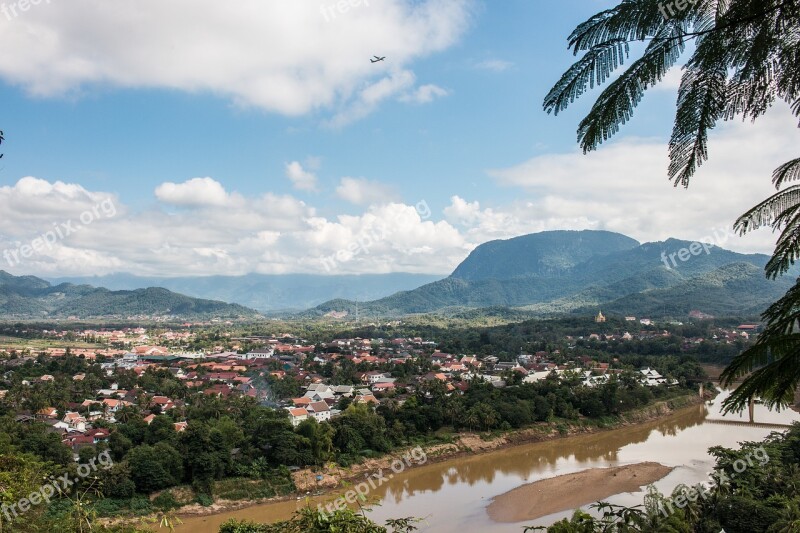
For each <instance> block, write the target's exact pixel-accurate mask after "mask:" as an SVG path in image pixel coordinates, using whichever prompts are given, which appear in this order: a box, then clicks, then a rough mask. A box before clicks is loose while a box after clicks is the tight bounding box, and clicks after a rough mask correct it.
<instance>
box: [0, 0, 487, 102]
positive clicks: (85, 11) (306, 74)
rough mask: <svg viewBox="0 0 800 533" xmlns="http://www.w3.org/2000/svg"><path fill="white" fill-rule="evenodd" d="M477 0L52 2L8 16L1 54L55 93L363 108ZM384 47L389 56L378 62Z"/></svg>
mask: <svg viewBox="0 0 800 533" xmlns="http://www.w3.org/2000/svg"><path fill="white" fill-rule="evenodd" d="M472 1H473V0H421V1H410V0H381V1H380V2H370V3H367V2H358V3H357V5H356V6H355V7H351V8H349V9H348V10H347V12H342V11H341V10H338V7H336V6H338V4H341V2H333V1H331V2H330V3H331V4H333V5H334V14H335V17H331V13H330V12H329V11H327V12H326V11H325V6H327V5H328V2H323V3H322V4H319V3H315V2H297V1H291V0H283V1H280V0H278V1H274V2H264V1H263V0H240V1H238V2H236V3H235V4H230V3H225V2H219V1H216V0H172V1H170V2H161V1H158V0H138V1H137V2H131V3H119V2H114V3H109V2H107V1H104V0H70V1H69V2H52V3H51V2H46V3H41V4H38V5H36V6H31V7H30V9H28V10H27V11H25V12H19V13H18V16H16V17H6V16H0V46H2V48H3V49H5V50H14V51H15V52H14V53H13V54H4V55H3V57H0V77H2V78H3V79H5V80H6V81H8V82H10V83H13V84H17V85H20V86H22V87H24V88H25V89H26V90H27V91H28V92H29V93H31V94H34V95H38V96H46V97H49V96H58V95H66V94H74V93H76V92H81V91H85V90H87V89H89V90H91V89H92V88H93V87H96V86H109V85H110V86H114V87H125V88H162V89H170V90H181V91H188V92H204V93H209V94H216V95H220V96H223V97H226V98H229V99H231V100H232V101H234V102H236V103H237V104H239V105H243V106H253V107H258V108H261V109H264V110H267V111H274V112H278V113H282V114H287V115H299V114H306V113H309V112H312V111H314V110H319V109H340V108H348V107H350V106H354V105H355V106H356V107H357V108H358V109H361V111H360V113H361V116H363V114H364V113H366V112H368V111H367V110H365V109H364V108H363V107H360V106H359V104H361V106H363V105H367V104H368V102H367V100H369V98H370V94H369V93H370V91H369V90H367V91H365V90H364V89H363V88H364V87H365V86H367V87H374V86H376V85H377V86H380V85H381V83H387V80H389V81H388V83H396V80H395V81H391V80H393V79H394V75H392V74H389V75H387V74H386V72H387V69H388V70H391V71H394V72H405V71H407V70H408V66H409V65H410V64H411V63H413V62H414V61H415V60H417V59H419V58H422V57H426V56H429V55H431V54H434V53H436V52H439V51H442V50H444V49H447V48H448V47H450V46H452V45H453V44H454V43H456V42H458V40H459V39H460V38H461V36H462V35H463V34H464V33H465V31H466V30H467V28H468V26H469V21H470V16H471V15H470V13H471V9H472ZM350 4H351V5H353V4H354V2H350ZM326 14H327V16H326ZM187 20H191V24H186V23H185V22H186V21H187ZM289 29H291V30H289ZM131 43H136V44H135V46H132V45H131ZM373 53H380V55H382V56H387V59H386V61H385V62H382V63H380V64H371V63H370V62H369V58H370V56H371V55H372V54H373ZM376 80H377V81H376ZM376 104H377V102H376V101H373V102H372V105H376Z"/></svg>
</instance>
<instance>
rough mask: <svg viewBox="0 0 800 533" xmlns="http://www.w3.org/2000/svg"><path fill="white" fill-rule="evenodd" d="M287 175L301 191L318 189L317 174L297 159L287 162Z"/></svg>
mask: <svg viewBox="0 0 800 533" xmlns="http://www.w3.org/2000/svg"><path fill="white" fill-rule="evenodd" d="M286 177H287V178H289V179H290V180H291V182H292V186H293V187H294V188H295V189H298V190H301V191H316V190H317V176H315V175H314V174H313V173H312V172H308V171H307V170H305V169H304V168H303V165H301V164H300V163H299V162H297V161H292V162H291V163H287V164H286Z"/></svg>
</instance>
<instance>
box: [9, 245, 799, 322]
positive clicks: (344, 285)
mask: <svg viewBox="0 0 800 533" xmlns="http://www.w3.org/2000/svg"><path fill="white" fill-rule="evenodd" d="M768 260H769V257H768V256H766V255H763V254H741V253H737V252H732V251H730V250H725V249H723V248H721V247H719V246H712V245H701V244H699V243H693V242H689V241H683V240H678V239H669V240H666V241H663V242H650V243H644V244H642V243H639V242H638V241H636V240H634V239H632V238H630V237H627V236H625V235H621V234H619V233H612V232H608V231H590V230H586V231H547V232H542V233H535V234H531V235H523V236H521V237H516V238H513V239H507V240H497V241H491V242H487V243H485V244H482V245H480V246H478V247H477V248H475V249H474V250H473V251H472V253H470V254H469V256H468V257H467V258H466V259H465V260H464V261H463V262H462V263H461V264H459V265H458V266H457V267H456V269H455V270H454V271H453V273H452V274H451V275H450V276H448V277H445V278H443V279H442V278H441V276H436V275H419V274H373V275H360V276H356V275H353V276H318V275H310V274H288V275H261V274H249V275H246V276H207V277H177V278H146V277H137V276H133V275H130V274H114V275H110V276H103V277H92V278H59V279H53V280H50V281H51V282H52V283H51V282H49V281H45V280H43V279H39V278H36V277H32V276H23V277H15V276H12V275H10V274H8V273H5V272H2V271H0V309H2V315H5V316H10V317H38V318H42V317H67V316H78V317H81V318H86V317H100V316H105V317H109V316H118V317H119V316H134V315H149V316H164V315H172V316H182V317H198V316H199V317H210V316H216V317H256V316H258V312H257V311H254V310H253V308H255V309H258V311H261V312H276V311H282V313H281V314H282V315H286V316H293V317H300V318H313V317H320V316H326V315H328V316H333V317H345V316H348V315H349V316H352V315H353V314H356V313H360V316H364V317H366V316H402V315H409V314H418V313H431V312H438V313H443V314H453V313H460V314H464V313H465V312H466V313H469V314H472V313H474V312H480V310H481V309H483V310H485V311H486V312H488V311H489V308H491V309H492V310H493V311H492V312H497V311H498V310H502V309H506V310H513V312H514V313H517V314H524V315H528V316H530V315H535V316H560V315H565V314H588V313H592V314H596V313H597V312H598V311H599V310H602V311H603V312H605V313H612V314H619V315H622V314H624V315H635V316H656V317H663V316H671V317H684V316H686V315H687V314H688V313H689V312H690V311H693V310H697V311H701V312H703V313H706V314H709V315H716V316H750V317H756V316H757V315H758V314H760V313H761V312H762V311H763V310H764V309H765V308H766V307H767V306H768V305H769V304H770V303H772V302H774V301H775V300H777V299H778V298H780V297H781V296H783V294H784V293H785V292H786V291H787V290H788V289H789V288H790V287H791V286H792V285H793V284H794V281H795V278H796V277H797V272H798V269H797V268H795V269H792V271H791V272H790V273H789V274H787V275H785V276H783V277H781V278H778V279H777V280H768V279H766V278H765V275H764V266H765V265H766V263H767V261H768ZM94 285H102V286H103V288H97V287H95V286H94ZM173 291H176V292H173ZM179 293H180V294H179ZM224 301H228V302H235V304H226V303H223V302H224ZM302 309H305V311H299V310H302Z"/></svg>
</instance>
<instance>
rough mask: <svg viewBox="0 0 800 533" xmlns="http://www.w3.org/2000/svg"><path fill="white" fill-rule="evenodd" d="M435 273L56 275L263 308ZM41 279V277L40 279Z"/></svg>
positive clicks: (350, 294) (424, 279) (364, 291)
mask: <svg viewBox="0 0 800 533" xmlns="http://www.w3.org/2000/svg"><path fill="white" fill-rule="evenodd" d="M442 277H443V276H437V275H431V274H404V273H392V274H363V275H358V276H356V275H338V276H322V275H314V274H283V275H267V274H247V275H244V276H196V277H173V278H165V277H140V276H134V275H131V274H110V275H107V276H94V277H73V278H51V279H50V280H49V281H50V282H51V283H53V284H54V285H57V284H59V283H65V282H67V283H74V284H78V285H83V284H88V285H92V286H95V287H105V288H107V289H110V290H129V291H130V290H136V289H144V288H147V287H163V288H165V289H168V290H170V291H174V292H178V293H180V294H185V295H187V296H193V297H195V298H207V299H211V300H221V301H223V302H236V303H238V304H240V305H244V306H246V307H250V308H252V309H257V310H258V311H261V312H263V313H267V312H275V311H289V310H302V309H308V308H309V307H314V306H315V305H319V304H321V303H323V302H326V301H328V300H334V299H341V298H349V299H358V300H362V301H364V300H375V299H378V298H383V297H386V296H389V295H391V294H394V293H396V292H398V291H404V290H410V289H414V288H416V287H419V286H420V285H424V284H426V283H430V282H432V281H436V280H439V279H441V278H442ZM40 281H41V280H40Z"/></svg>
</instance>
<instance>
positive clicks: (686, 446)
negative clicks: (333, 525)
mask: <svg viewBox="0 0 800 533" xmlns="http://www.w3.org/2000/svg"><path fill="white" fill-rule="evenodd" d="M724 394H725V393H723V395H721V396H719V397H718V398H717V400H716V401H715V402H714V403H713V404H710V405H699V406H696V407H692V408H689V409H685V410H682V411H680V412H678V413H676V414H674V415H672V416H670V417H667V418H664V419H662V420H658V421H654V422H649V423H646V424H642V425H640V426H636V427H631V428H623V429H619V430H614V431H607V432H603V433H597V434H593V435H584V436H577V437H571V438H567V439H560V440H556V441H550V442H542V443H535V444H528V445H523V446H518V447H514V448H508V449H503V450H499V451H496V452H492V453H487V454H485V455H480V456H474V457H466V458H459V459H454V460H451V461H446V462H442V463H437V464H427V465H422V466H415V467H413V468H410V469H408V470H406V471H405V472H402V473H401V474H399V475H395V476H394V477H393V479H391V480H390V481H388V482H387V483H385V484H384V485H383V486H381V487H379V488H378V489H376V490H374V491H372V492H371V493H370V494H369V497H370V499H371V501H374V502H378V503H379V505H377V506H375V507H373V510H372V511H371V512H370V518H372V519H373V520H375V521H378V522H379V523H383V521H384V520H385V519H387V518H400V517H408V516H415V517H424V518H425V520H426V521H425V523H424V525H423V527H422V528H421V530H422V531H431V532H434V531H435V532H444V533H448V532H458V533H463V532H465V531H489V532H511V531H515V532H520V531H522V526H524V525H531V524H530V523H525V522H523V523H518V524H500V523H495V522H492V520H491V519H490V518H489V516H488V515H487V513H486V506H487V505H488V504H489V502H490V501H491V499H492V498H493V497H495V496H498V495H500V494H503V493H505V492H507V491H509V490H511V489H514V488H516V487H519V486H520V485H524V484H526V483H529V482H532V481H536V480H539V479H544V478H548V477H553V476H557V475H562V474H568V473H571V472H577V471H581V470H585V469H588V468H605V467H609V466H619V465H625V464H631V463H638V462H642V461H655V462H659V463H661V464H664V465H666V466H670V467H676V468H675V470H673V471H672V473H671V474H669V475H668V476H667V477H665V478H664V479H662V480H660V481H659V482H657V483H656V484H655V485H656V487H657V488H658V489H659V490H661V491H662V492H671V491H672V489H673V488H674V487H675V486H676V485H678V484H680V483H688V484H694V483H697V482H701V481H705V480H707V479H708V474H709V473H710V472H711V471H712V467H713V464H714V462H713V460H712V458H711V456H710V455H708V453H707V450H708V448H709V447H711V446H717V445H721V446H727V447H736V446H737V444H738V443H739V442H741V441H756V440H760V439H763V438H764V437H765V436H766V435H768V434H769V433H770V432H771V431H772V429H769V428H763V427H754V426H748V425H747V424H746V423H747V421H748V419H749V416H748V415H747V413H745V414H744V415H741V416H740V415H726V416H725V417H723V416H722V415H721V414H720V413H719V405H720V403H721V400H722V399H723V398H724ZM721 420H722V421H728V422H738V424H736V425H732V424H724V423H720V421H721ZM795 420H800V415H798V414H797V413H795V412H793V411H785V412H781V413H774V412H773V413H771V412H768V411H766V409H764V408H763V407H761V406H758V405H757V406H756V408H755V421H756V422H769V423H784V424H788V423H791V422H792V421H795ZM339 495H340V494H339V493H333V494H331V495H328V496H322V497H319V498H314V499H310V500H308V503H310V504H311V505H312V506H316V505H317V504H318V503H323V504H324V503H326V502H327V501H330V500H331V499H332V498H336V497H338V496H339ZM642 495H643V494H642V493H641V492H639V493H633V494H631V493H627V494H620V495H617V496H614V497H612V498H609V500H608V501H610V502H611V503H617V504H624V505H637V504H640V503H641V501H642ZM304 505H307V502H306V501H305V500H298V501H289V502H281V503H272V504H265V505H259V506H254V507H250V508H248V509H243V510H240V511H233V512H229V513H224V514H220V515H215V516H208V517H192V518H185V519H184V524H183V525H182V526H179V527H178V529H177V530H178V531H179V532H183V533H189V532H191V533H216V532H217V531H218V528H219V525H220V524H221V523H222V522H224V521H225V520H227V519H228V518H237V519H247V520H253V521H258V522H274V521H277V520H282V519H286V518H289V517H290V516H291V515H292V513H293V512H294V511H295V510H296V509H298V508H300V507H302V506H304ZM570 514H571V512H567V513H560V514H557V515H551V516H549V517H546V518H543V519H540V520H537V521H536V525H547V524H550V523H552V522H554V521H556V520H559V519H560V518H562V517H564V516H568V515H570Z"/></svg>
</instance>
